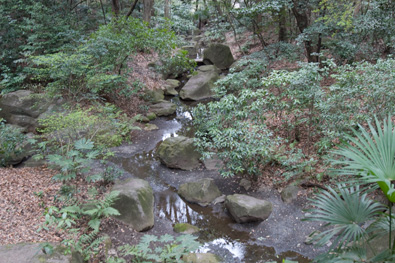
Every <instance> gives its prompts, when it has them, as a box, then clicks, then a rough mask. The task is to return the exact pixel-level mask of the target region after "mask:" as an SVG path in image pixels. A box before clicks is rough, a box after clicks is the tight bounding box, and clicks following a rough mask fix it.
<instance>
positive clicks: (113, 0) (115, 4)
mask: <svg viewBox="0 0 395 263" xmlns="http://www.w3.org/2000/svg"><path fill="white" fill-rule="evenodd" d="M111 9H112V12H113V13H114V14H115V16H116V17H118V16H119V0H111Z"/></svg>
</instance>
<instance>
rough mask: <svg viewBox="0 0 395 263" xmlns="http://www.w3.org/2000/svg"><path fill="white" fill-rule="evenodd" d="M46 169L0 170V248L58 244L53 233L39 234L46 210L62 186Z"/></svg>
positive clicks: (58, 240)
mask: <svg viewBox="0 0 395 263" xmlns="http://www.w3.org/2000/svg"><path fill="white" fill-rule="evenodd" d="M55 173H56V171H53V170H50V169H47V168H0V245H5V244H16V243H21V242H60V241H61V240H62V235H61V234H60V233H59V232H57V231H40V232H38V231H37V230H38V227H39V225H40V224H42V223H43V222H44V220H45V219H44V217H43V214H44V211H45V208H46V207H49V206H53V205H55V203H56V201H55V200H54V197H55V196H56V195H57V194H58V192H59V190H60V188H61V186H62V184H61V183H60V182H55V181H53V180H52V177H53V176H54V175H55Z"/></svg>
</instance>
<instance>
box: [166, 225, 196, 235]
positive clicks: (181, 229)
mask: <svg viewBox="0 0 395 263" xmlns="http://www.w3.org/2000/svg"><path fill="white" fill-rule="evenodd" d="M173 229H174V232H176V233H182V234H194V233H197V232H199V231H200V229H199V228H198V227H197V226H193V225H191V224H188V223H178V224H175V225H174V228H173Z"/></svg>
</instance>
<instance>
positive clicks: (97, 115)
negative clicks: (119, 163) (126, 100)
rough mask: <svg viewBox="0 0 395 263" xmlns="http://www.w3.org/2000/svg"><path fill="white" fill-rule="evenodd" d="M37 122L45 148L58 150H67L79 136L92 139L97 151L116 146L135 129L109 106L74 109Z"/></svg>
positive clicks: (129, 121)
mask: <svg viewBox="0 0 395 263" xmlns="http://www.w3.org/2000/svg"><path fill="white" fill-rule="evenodd" d="M38 122H39V126H40V128H38V131H39V132H41V133H42V136H41V137H43V138H44V139H45V140H46V141H47V143H49V145H48V146H53V147H55V148H59V147H60V149H62V148H64V147H66V148H67V147H68V146H69V145H72V144H73V143H74V142H75V141H77V140H78V139H79V138H81V137H85V138H87V139H89V140H92V141H93V142H94V143H95V144H96V145H97V147H99V148H108V147H113V146H118V145H120V144H121V143H122V142H123V141H124V140H128V139H129V134H130V132H131V131H132V130H133V129H138V128H137V127H135V126H133V120H131V119H129V118H128V117H127V116H126V115H125V114H124V113H122V111H120V110H117V109H116V108H115V106H113V105H111V104H106V105H104V106H99V107H93V108H89V109H85V110H84V109H80V108H76V109H75V110H72V111H70V112H65V113H56V114H53V115H50V116H48V117H46V118H44V119H39V121H38Z"/></svg>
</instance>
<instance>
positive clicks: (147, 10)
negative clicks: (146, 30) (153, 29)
mask: <svg viewBox="0 0 395 263" xmlns="http://www.w3.org/2000/svg"><path fill="white" fill-rule="evenodd" d="M143 6H144V11H143V20H144V21H145V22H147V23H148V24H149V23H150V22H151V12H152V8H153V7H154V0H143Z"/></svg>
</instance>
